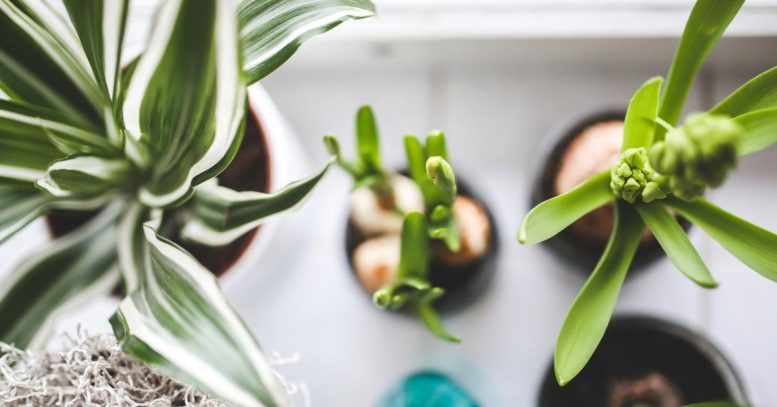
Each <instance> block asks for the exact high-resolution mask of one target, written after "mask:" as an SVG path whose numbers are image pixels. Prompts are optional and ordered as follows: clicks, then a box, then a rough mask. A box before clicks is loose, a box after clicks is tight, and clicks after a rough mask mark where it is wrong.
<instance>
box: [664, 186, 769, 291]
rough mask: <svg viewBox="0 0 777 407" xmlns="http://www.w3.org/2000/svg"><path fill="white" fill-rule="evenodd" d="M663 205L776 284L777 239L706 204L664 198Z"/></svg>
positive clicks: (698, 201)
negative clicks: (664, 202)
mask: <svg viewBox="0 0 777 407" xmlns="http://www.w3.org/2000/svg"><path fill="white" fill-rule="evenodd" d="M665 201H666V204H667V205H668V206H669V207H671V208H672V209H674V210H676V211H677V212H678V213H679V214H680V215H682V216H683V217H684V218H686V219H688V220H689V221H691V223H693V224H694V225H696V226H699V227H700V228H702V229H703V230H704V231H705V232H706V233H707V234H708V235H710V237H712V238H713V239H715V240H717V241H718V243H720V245H721V246H723V248H725V249H726V250H728V251H729V252H731V254H733V255H734V256H736V257H737V258H738V259H739V260H741V261H742V263H745V264H746V265H747V266H748V267H750V268H751V269H753V270H755V271H757V272H758V273H760V274H761V275H763V276H764V277H766V278H768V279H770V280H772V281H777V250H775V248H777V235H775V234H774V233H772V232H770V231H768V230H766V229H763V228H761V227H758V226H756V225H754V224H752V223H750V222H748V221H746V220H744V219H740V218H738V217H736V216H734V215H732V214H731V213H729V212H726V211H725V210H723V209H721V208H719V207H717V206H715V205H713V204H711V203H710V202H707V201H706V200H704V199H697V200H695V201H691V202H688V201H683V200H681V199H677V198H671V197H670V198H667V199H666V200H665Z"/></svg>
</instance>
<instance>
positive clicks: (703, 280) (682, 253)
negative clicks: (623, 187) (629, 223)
mask: <svg viewBox="0 0 777 407" xmlns="http://www.w3.org/2000/svg"><path fill="white" fill-rule="evenodd" d="M634 207H635V208H636V209H637V212H638V213H639V216H640V217H641V218H642V220H643V221H644V222H645V224H646V225H647V227H648V229H650V231H651V232H653V236H655V237H656V240H658V243H659V244H660V245H661V247H662V248H663V249H664V252H666V255H667V256H669V259H670V260H671V261H672V263H673V264H674V265H675V267H677V269H678V270H680V272H682V273H683V274H685V275H686V277H688V278H689V279H691V281H693V282H694V283H696V284H698V285H700V286H702V287H708V288H711V287H717V285H718V283H717V282H716V281H715V279H714V278H712V275H711V274H710V271H709V270H708V269H707V266H706V265H705V264H704V261H703V260H702V259H701V256H699V253H698V252H697V251H696V248H694V247H693V245H692V244H691V241H690V240H688V235H686V234H685V230H683V228H682V226H680V224H679V223H677V220H676V219H675V218H674V217H673V216H672V215H671V214H669V212H667V210H666V208H665V207H664V206H663V205H662V204H660V203H657V202H656V203H652V204H639V205H635V206H634Z"/></svg>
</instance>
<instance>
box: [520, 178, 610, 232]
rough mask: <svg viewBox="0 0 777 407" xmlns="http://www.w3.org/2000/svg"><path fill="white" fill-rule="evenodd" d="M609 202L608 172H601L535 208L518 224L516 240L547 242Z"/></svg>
mask: <svg viewBox="0 0 777 407" xmlns="http://www.w3.org/2000/svg"><path fill="white" fill-rule="evenodd" d="M613 199H614V197H613V195H612V192H611V191H610V170H607V171H602V172H601V173H599V174H597V175H595V176H593V177H591V178H589V179H588V180H587V181H585V182H583V183H581V184H580V185H578V186H577V187H575V188H574V189H572V190H571V191H568V192H565V193H563V194H561V195H558V196H555V197H553V198H550V199H548V200H547V201H545V202H542V203H541V204H539V205H537V206H535V207H534V208H533V209H532V210H531V211H530V212H529V213H528V214H527V215H526V217H525V218H523V222H521V226H520V227H519V229H518V241H519V242H521V243H522V244H536V243H539V242H542V241H545V240H547V239H550V238H551V237H553V236H555V235H556V234H557V233H559V232H561V231H562V230H564V229H565V228H566V227H567V226H569V225H571V224H572V223H573V222H575V221H576V220H578V219H580V218H581V217H583V215H585V214H587V213H588V212H591V211H593V210H594V209H596V208H598V207H600V206H602V205H604V204H606V203H608V202H611V201H612V200H613Z"/></svg>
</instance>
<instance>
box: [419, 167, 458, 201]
mask: <svg viewBox="0 0 777 407" xmlns="http://www.w3.org/2000/svg"><path fill="white" fill-rule="evenodd" d="M426 175H428V176H429V178H431V180H432V182H433V183H434V185H436V186H437V188H439V189H440V190H441V191H442V192H443V193H444V194H445V197H446V199H447V200H448V201H450V202H453V200H454V199H456V194H457V188H456V176H455V175H453V168H451V165H450V164H448V162H447V161H445V160H444V159H443V158H442V157H438V156H435V157H429V159H428V160H426Z"/></svg>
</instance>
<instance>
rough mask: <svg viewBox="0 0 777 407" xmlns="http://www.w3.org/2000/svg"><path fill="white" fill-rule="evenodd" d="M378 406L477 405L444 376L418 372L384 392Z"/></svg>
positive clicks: (454, 406)
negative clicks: (386, 392)
mask: <svg viewBox="0 0 777 407" xmlns="http://www.w3.org/2000/svg"><path fill="white" fill-rule="evenodd" d="M378 407H478V403H477V402H475V400H474V399H473V398H472V396H470V395H469V393H467V392H466V391H465V390H464V389H462V388H461V387H459V386H458V385H457V384H456V383H454V382H453V381H452V380H450V379H449V378H447V377H446V376H443V375H441V374H439V373H435V372H419V373H415V374H413V375H410V376H408V377H407V378H405V380H403V381H402V383H400V384H399V386H397V387H396V388H394V389H393V390H391V391H390V392H389V393H388V394H386V395H385V396H384V397H383V399H382V400H381V401H380V403H378Z"/></svg>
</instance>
